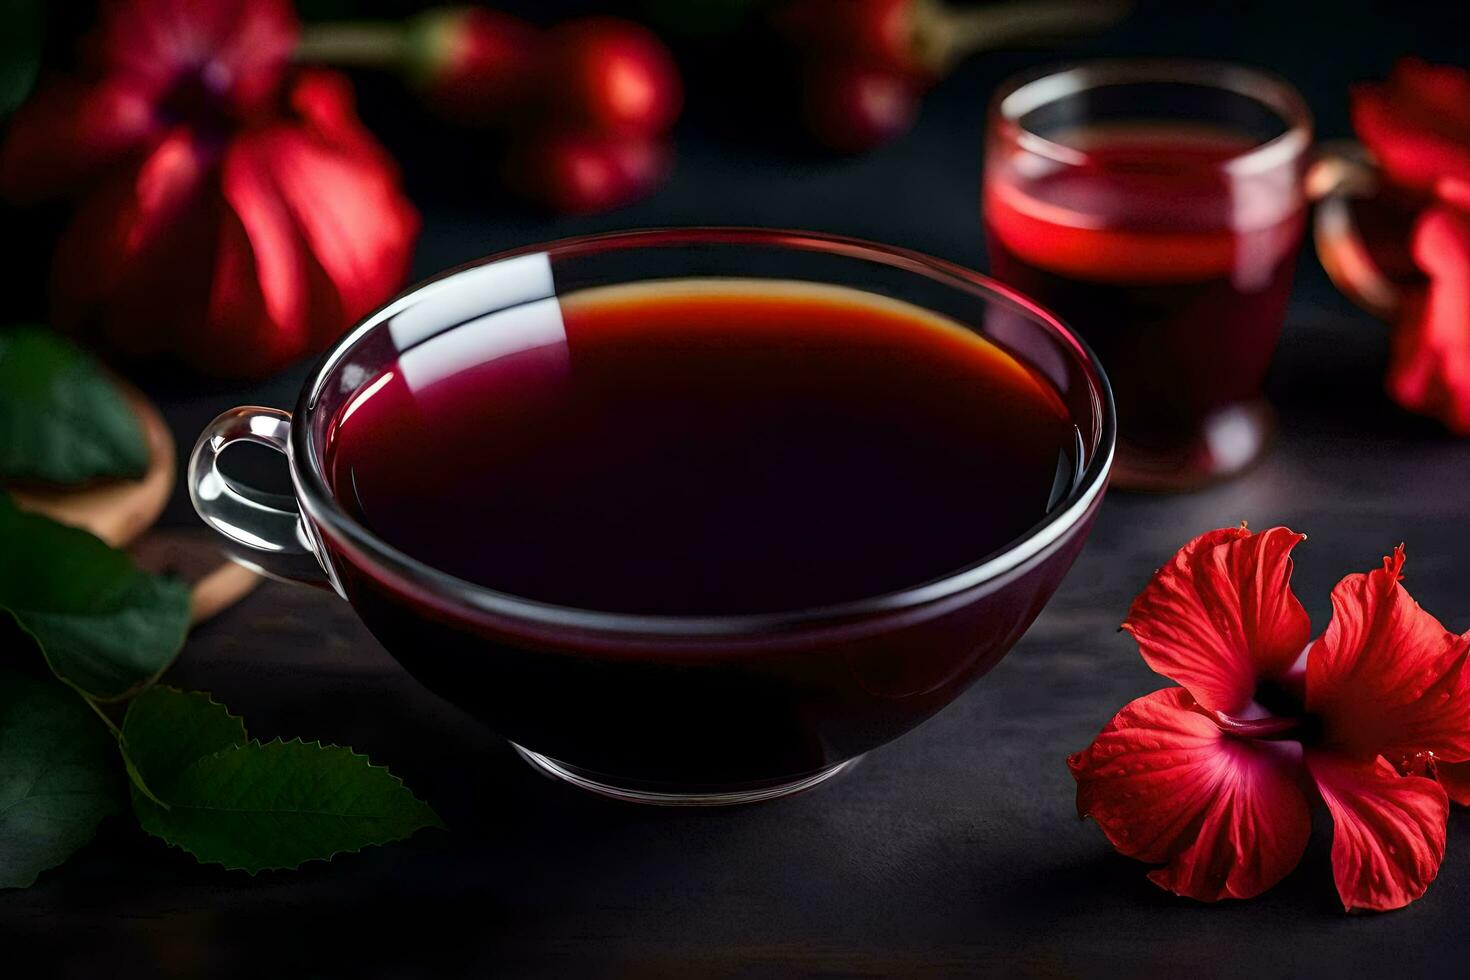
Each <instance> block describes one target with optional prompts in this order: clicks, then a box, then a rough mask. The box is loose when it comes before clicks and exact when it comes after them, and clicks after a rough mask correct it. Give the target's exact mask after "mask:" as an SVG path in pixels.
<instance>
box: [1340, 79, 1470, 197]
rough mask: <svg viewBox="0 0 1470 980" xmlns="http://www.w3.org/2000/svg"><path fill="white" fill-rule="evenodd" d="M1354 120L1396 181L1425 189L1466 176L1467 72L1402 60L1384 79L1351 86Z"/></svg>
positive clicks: (1469, 129) (1469, 160) (1469, 158)
mask: <svg viewBox="0 0 1470 980" xmlns="http://www.w3.org/2000/svg"><path fill="white" fill-rule="evenodd" d="M1352 119H1353V129H1355V130H1356V131H1357V133H1358V137H1359V138H1360V139H1361V140H1362V141H1363V142H1364V143H1365V144H1366V145H1367V146H1368V148H1369V149H1370V150H1372V151H1373V154H1374V156H1376V157H1377V158H1378V160H1379V162H1380V163H1381V164H1382V165H1383V168H1384V169H1385V170H1386V171H1387V172H1388V174H1389V176H1390V177H1391V178H1392V179H1394V180H1395V181H1397V182H1399V183H1401V184H1404V185H1406V186H1409V187H1414V188H1418V189H1420V190H1426V191H1427V190H1430V189H1432V188H1433V187H1434V183H1435V181H1436V180H1437V179H1438V178H1440V177H1442V176H1445V175H1451V174H1455V175H1459V176H1461V177H1466V178H1470V72H1467V71H1465V70H1464V69H1462V68H1456V67H1452V66H1449V65H1429V64H1426V63H1424V62H1423V61H1420V60H1418V59H1414V58H1407V59H1404V60H1403V61H1400V62H1399V63H1398V64H1397V65H1396V66H1395V67H1394V70H1393V72H1392V74H1390V75H1389V77H1388V80H1387V81H1385V82H1382V83H1378V84H1369V85H1359V86H1356V87H1354V88H1353V90H1352Z"/></svg>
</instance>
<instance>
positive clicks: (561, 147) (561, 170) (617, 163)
mask: <svg viewBox="0 0 1470 980" xmlns="http://www.w3.org/2000/svg"><path fill="white" fill-rule="evenodd" d="M671 160H672V149H671V147H670V145H669V143H668V142H667V141H666V140H662V139H658V138H648V137H611V136H601V135H596V134H588V133H577V132H556V133H538V134H534V135H531V136H527V137H524V138H523V139H522V140H521V141H519V142H518V143H517V144H516V145H515V146H514V147H513V148H512V151H511V155H510V158H509V159H508V161H507V165H506V170H507V178H508V180H509V181H510V183H511V185H512V186H513V187H514V188H516V189H517V190H518V191H519V192H520V193H521V194H522V195H523V196H525V197H527V198H529V199H531V200H533V201H536V202H538V203H540V204H544V205H546V206H547V207H549V208H551V209H553V210H555V211H561V212H566V213H571V214H588V213H592V212H596V211H606V210H608V209H610V208H615V207H619V206H620V205H623V204H627V203H629V202H631V201H634V200H636V199H638V198H640V197H643V196H644V195H646V194H648V193H649V192H650V191H652V190H653V189H654V188H655V187H656V186H658V184H659V183H660V182H661V181H662V180H663V178H664V176H665V175H666V174H667V173H668V171H669V166H670V162H671Z"/></svg>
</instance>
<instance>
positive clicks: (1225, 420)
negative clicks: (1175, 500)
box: [1109, 398, 1276, 493]
mask: <svg viewBox="0 0 1470 980" xmlns="http://www.w3.org/2000/svg"><path fill="white" fill-rule="evenodd" d="M1275 432H1276V413H1275V411H1274V410H1273V409H1272V408H1271V406H1270V404H1269V403H1268V402H1267V401H1266V400H1265V399H1264V398H1258V399H1254V400H1252V401H1248V402H1241V403H1240V404H1237V405H1230V406H1227V407H1225V408H1222V409H1220V410H1219V411H1217V412H1215V413H1214V414H1212V415H1211V416H1210V417H1209V418H1207V419H1206V420H1205V423H1204V425H1202V426H1201V427H1200V431H1199V433H1198V434H1197V435H1196V436H1195V437H1194V438H1193V439H1191V440H1190V441H1189V442H1186V443H1183V444H1180V445H1178V446H1169V447H1160V446H1153V445H1143V444H1140V443H1137V442H1132V441H1129V440H1128V439H1127V438H1126V437H1125V436H1120V437H1119V439H1118V458H1117V460H1116V461H1115V462H1114V464H1113V474H1112V478H1111V480H1110V481H1109V485H1110V486H1112V487H1115V488H1118V489H1122V490H1140V491H1144V492H1151V493H1177V492H1180V491H1185V490H1199V489H1201V488H1203V487H1207V486H1210V485H1212V484H1215V483H1220V482H1222V481H1224V480H1229V479H1233V478H1234V477H1237V476H1239V475H1240V474H1242V473H1244V472H1245V471H1246V470H1248V469H1250V468H1251V467H1252V466H1254V465H1255V464H1256V463H1257V462H1258V461H1259V460H1260V458H1261V457H1262V456H1263V455H1264V454H1265V452H1266V450H1267V449H1268V448H1270V444H1271V439H1272V436H1273V435H1274V434H1275Z"/></svg>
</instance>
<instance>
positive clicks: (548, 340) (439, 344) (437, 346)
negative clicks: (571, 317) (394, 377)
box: [398, 297, 567, 394]
mask: <svg viewBox="0 0 1470 980" xmlns="http://www.w3.org/2000/svg"><path fill="white" fill-rule="evenodd" d="M566 339H567V333H566V326H565V324H564V323H563V322H562V318H561V302H560V301H559V300H558V299H556V298H555V297H550V298H548V299H543V300H539V301H537V302H534V303H524V304H522V305H520V306H515V307H512V308H510V309H508V310H499V311H497V312H495V313H487V314H485V315H484V316H481V317H477V318H476V319H473V320H471V321H469V322H468V323H464V324H461V325H460V326H458V327H456V328H455V329H454V330H450V331H447V332H445V333H441V334H439V335H438V336H437V337H434V338H432V339H431V340H428V341H425V342H424V343H422V344H419V345H418V346H417V347H415V348H413V349H412V350H410V351H406V352H404V353H403V354H401V355H399V358H398V369H399V371H400V372H401V373H402V377H403V383H404V384H405V385H406V386H407V387H408V390H409V391H411V392H414V393H415V394H417V393H418V392H421V391H423V390H424V389H425V388H427V387H428V386H429V385H432V384H433V383H434V382H436V381H439V380H442V379H444V378H447V377H449V376H451V375H453V374H457V373H459V372H460V371H463V370H464V369H465V368H466V367H469V366H472V365H475V364H484V363H486V362H487V361H493V360H496V359H498V358H501V357H507V356H509V355H511V354H519V353H522V352H525V351H530V350H535V349H537V348H541V347H556V348H560V349H561V350H562V351H563V352H564V351H565V349H566Z"/></svg>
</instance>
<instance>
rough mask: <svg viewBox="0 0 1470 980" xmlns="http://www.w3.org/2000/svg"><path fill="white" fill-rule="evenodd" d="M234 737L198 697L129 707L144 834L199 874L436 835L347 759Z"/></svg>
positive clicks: (413, 808)
mask: <svg viewBox="0 0 1470 980" xmlns="http://www.w3.org/2000/svg"><path fill="white" fill-rule="evenodd" d="M135 712H136V717H135ZM243 735H244V728H243V726H241V725H240V723H239V719H235V718H231V717H230V715H229V714H228V713H227V712H226V711H225V710H224V708H223V707H221V706H220V705H218V704H215V703H214V702H212V701H210V700H209V699H208V698H207V697H205V696H202V695H198V694H185V693H184V692H182V691H176V690H173V689H171V688H154V689H152V690H150V691H148V692H147V693H146V694H144V695H141V696H140V697H139V698H138V700H136V701H134V702H133V704H132V705H130V706H129V708H128V715H127V718H126V719H125V720H124V722H123V746H124V751H125V753H126V754H127V756H128V761H129V765H130V767H131V769H132V770H133V771H135V772H137V773H138V774H140V775H141V776H142V778H143V779H144V780H145V781H146V783H147V786H148V788H149V790H150V791H151V792H152V794H153V796H154V797H156V800H157V801H161V803H160V802H156V801H155V799H150V798H149V795H148V793H145V792H144V791H143V790H141V789H139V788H138V787H137V786H136V785H135V786H134V789H133V812H134V813H136V814H137V816H138V822H139V823H140V824H141V825H142V827H143V829H144V830H146V831H148V832H149V833H150V834H153V835H155V836H157V837H160V838H162V839H163V840H165V841H167V842H168V843H170V844H173V845H175V846H177V847H180V848H183V849H184V850H185V851H188V852H189V853H190V854H192V855H194V856H195V857H196V858H198V859H199V860H200V861H201V862H203V863H205V864H220V865H223V866H224V867H225V868H227V869H230V870H240V871H248V872H250V873H251V874H255V873H257V872H260V871H268V870H279V869H287V868H295V867H298V866H299V865H301V864H303V863H304V862H306V861H313V860H327V859H330V858H331V857H332V856H334V855H336V854H340V853H343V852H352V851H359V850H361V849H362V848H364V847H367V846H370V845H373V844H386V843H388V842H390V841H394V840H399V839H402V838H404V837H408V836H409V835H411V834H413V833H414V832H415V831H417V830H420V829H422V828H424V827H442V826H443V824H442V823H441V822H440V820H439V817H438V816H437V815H436V814H435V813H434V811H433V810H432V809H430V807H429V805H428V804H426V803H424V802H422V801H420V800H418V799H417V798H415V797H414V795H413V794H412V793H411V792H409V790H408V788H407V787H406V786H404V785H403V782H402V781H401V780H399V779H398V778H397V777H396V776H393V775H392V774H390V773H389V772H388V770H387V769H384V768H382V767H380V766H374V765H372V764H371V763H370V762H369V761H368V759H367V758H366V757H365V756H361V755H358V754H357V753H355V752H353V751H352V750H351V749H345V748H339V747H337V746H323V745H320V744H317V743H312V744H307V743H305V742H301V741H291V742H282V741H281V740H279V739H277V740H275V741H273V742H268V743H265V744H261V743H260V742H245V741H243ZM181 743H186V744H181ZM211 749H213V751H211Z"/></svg>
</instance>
